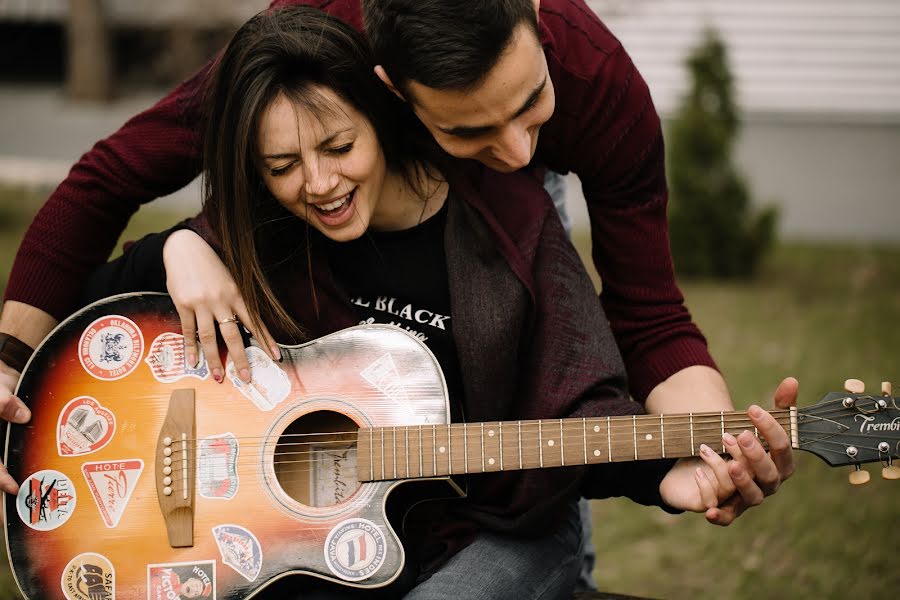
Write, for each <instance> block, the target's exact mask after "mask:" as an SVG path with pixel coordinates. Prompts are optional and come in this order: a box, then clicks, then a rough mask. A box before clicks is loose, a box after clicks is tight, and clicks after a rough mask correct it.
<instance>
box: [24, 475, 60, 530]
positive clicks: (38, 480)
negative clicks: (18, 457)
mask: <svg viewBox="0 0 900 600" xmlns="http://www.w3.org/2000/svg"><path fill="white" fill-rule="evenodd" d="M74 511H75V487H74V486H73V485H72V482H71V481H69V478H68V477H66V476H65V475H63V474H62V473H60V472H59V471H54V470H52V469H45V470H43V471H38V472H37V473H35V474H34V475H32V476H31V477H28V478H27V479H25V481H23V482H22V485H21V486H20V487H19V494H18V496H16V512H18V513H19V518H20V519H22V522H23V523H25V524H26V525H28V526H29V527H31V528H32V529H36V530H38V531H50V530H51V529H56V528H57V527H59V526H61V525H63V524H64V523H65V522H66V521H68V520H69V517H71V516H72V513H73V512H74Z"/></svg>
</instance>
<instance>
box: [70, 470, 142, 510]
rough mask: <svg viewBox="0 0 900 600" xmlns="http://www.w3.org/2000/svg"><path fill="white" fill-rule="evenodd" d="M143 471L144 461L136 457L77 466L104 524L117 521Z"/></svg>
mask: <svg viewBox="0 0 900 600" xmlns="http://www.w3.org/2000/svg"><path fill="white" fill-rule="evenodd" d="M143 470H144V461H142V460H141V459H139V458H135V459H130V460H110V461H103V462H87V463H84V464H83V465H81V472H82V473H83V474H84V478H85V479H86V480H87V483H88V487H89V488H90V490H91V494H92V495H93V496H94V502H96V503H97V508H98V509H99V510H100V516H101V517H103V522H104V523H105V524H106V526H107V527H116V526H117V525H118V524H119V521H120V520H121V519H122V514H123V513H124V512H125V507H126V506H128V501H129V500H130V499H131V493H132V492H134V488H135V486H136V485H137V481H138V479H139V478H140V476H141V473H142V472H143Z"/></svg>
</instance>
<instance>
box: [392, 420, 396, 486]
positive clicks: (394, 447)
mask: <svg viewBox="0 0 900 600" xmlns="http://www.w3.org/2000/svg"><path fill="white" fill-rule="evenodd" d="M391 453H392V454H393V455H394V457H393V458H394V479H397V426H396V425H395V426H394V427H391Z"/></svg>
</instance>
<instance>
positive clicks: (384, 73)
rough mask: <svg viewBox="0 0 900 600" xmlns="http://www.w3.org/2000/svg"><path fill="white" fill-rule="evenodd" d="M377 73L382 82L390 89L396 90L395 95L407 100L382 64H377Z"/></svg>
mask: <svg viewBox="0 0 900 600" xmlns="http://www.w3.org/2000/svg"><path fill="white" fill-rule="evenodd" d="M375 75H377V76H378V79H380V80H381V83H383V84H384V85H386V86H387V88H388V89H389V90H391V91H392V92H394V95H395V96H397V97H398V98H400V99H401V100H403V101H404V102H406V98H404V97H403V94H401V93H400V90H398V89H397V88H396V87H395V86H394V82H393V81H391V78H390V77H388V74H387V71H385V70H384V67H382V66H381V65H375Z"/></svg>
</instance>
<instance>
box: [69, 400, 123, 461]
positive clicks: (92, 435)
mask: <svg viewBox="0 0 900 600" xmlns="http://www.w3.org/2000/svg"><path fill="white" fill-rule="evenodd" d="M115 432H116V416H115V415H114V414H113V412H112V411H111V410H109V409H107V408H106V407H104V406H103V405H101V404H100V403H99V402H97V401H96V400H95V399H94V398H91V397H90V396H78V397H77V398H73V399H72V400H70V401H69V402H68V403H67V404H66V405H65V406H64V407H63V409H62V411H61V412H60V413H59V419H58V420H57V424H56V449H57V451H58V452H59V455H60V456H78V455H81V454H90V453H91V452H96V451H97V450H99V449H100V448H103V447H104V446H106V445H107V444H108V443H109V441H110V440H111V439H112V437H113V434H114V433H115Z"/></svg>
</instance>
